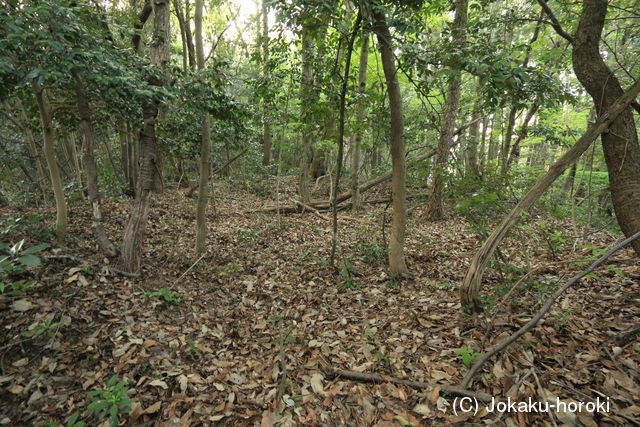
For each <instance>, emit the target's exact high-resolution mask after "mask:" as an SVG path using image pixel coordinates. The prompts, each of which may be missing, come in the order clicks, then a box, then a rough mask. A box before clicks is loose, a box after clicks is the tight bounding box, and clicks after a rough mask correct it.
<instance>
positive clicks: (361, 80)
mask: <svg viewBox="0 0 640 427" xmlns="http://www.w3.org/2000/svg"><path fill="white" fill-rule="evenodd" d="M368 60H369V32H368V31H366V30H362V46H361V47H360V68H359V73H358V95H359V98H358V103H357V105H356V131H355V136H354V138H353V148H352V154H351V194H352V196H351V199H352V200H351V209H353V210H355V211H357V210H360V208H361V204H360V191H359V189H358V186H359V184H360V163H361V162H360V153H361V146H362V135H363V134H364V126H365V116H366V107H365V100H364V96H365V89H366V87H367V65H368Z"/></svg>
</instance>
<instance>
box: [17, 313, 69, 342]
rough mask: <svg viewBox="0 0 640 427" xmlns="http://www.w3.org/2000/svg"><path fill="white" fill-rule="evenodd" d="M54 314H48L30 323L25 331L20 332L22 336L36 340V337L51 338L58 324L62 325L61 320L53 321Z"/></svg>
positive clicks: (58, 326)
mask: <svg viewBox="0 0 640 427" xmlns="http://www.w3.org/2000/svg"><path fill="white" fill-rule="evenodd" d="M54 316H55V315H54V314H50V315H48V316H47V318H46V319H45V320H43V321H42V322H35V323H32V324H31V325H30V326H29V327H28V328H27V331H26V332H24V333H23V334H22V336H23V337H24V338H26V339H29V340H36V339H38V338H47V339H51V338H53V337H54V335H55V334H56V332H57V331H58V329H59V328H60V326H62V322H54V321H53V318H54Z"/></svg>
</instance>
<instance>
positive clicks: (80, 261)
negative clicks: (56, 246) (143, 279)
mask: <svg viewBox="0 0 640 427" xmlns="http://www.w3.org/2000/svg"><path fill="white" fill-rule="evenodd" d="M42 258H44V259H51V260H59V259H68V260H70V261H74V262H77V263H78V264H90V262H89V261H88V260H86V259H84V258H79V257H76V256H73V255H46V256H43V257H42ZM102 268H103V269H104V270H106V271H107V272H108V273H117V274H119V275H121V276H124V277H130V278H133V279H137V278H138V277H140V275H139V274H138V273H127V272H126V271H122V270H120V269H118V268H115V267H111V266H108V265H105V266H103V267H102Z"/></svg>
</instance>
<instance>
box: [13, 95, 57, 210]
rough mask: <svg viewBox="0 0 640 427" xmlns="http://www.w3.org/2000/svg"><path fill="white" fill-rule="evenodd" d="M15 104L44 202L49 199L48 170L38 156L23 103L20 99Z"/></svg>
mask: <svg viewBox="0 0 640 427" xmlns="http://www.w3.org/2000/svg"><path fill="white" fill-rule="evenodd" d="M17 106H18V112H19V117H20V119H19V122H20V128H21V130H22V132H23V133H24V136H25V140H26V143H27V151H29V154H31V157H33V158H34V160H35V163H36V171H37V173H38V185H39V186H40V191H42V201H43V202H44V203H45V204H46V203H47V200H48V199H49V196H48V195H49V188H48V187H47V184H50V183H51V181H50V179H49V176H48V175H49V171H48V170H47V168H46V166H45V165H44V163H43V162H42V157H41V156H40V152H39V151H38V145H37V144H36V138H35V137H34V136H33V132H31V128H30V127H29V118H28V117H27V112H26V110H25V108H24V104H23V103H22V101H19V102H17Z"/></svg>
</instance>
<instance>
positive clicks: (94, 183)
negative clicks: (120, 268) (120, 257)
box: [71, 69, 117, 256]
mask: <svg viewBox="0 0 640 427" xmlns="http://www.w3.org/2000/svg"><path fill="white" fill-rule="evenodd" d="M71 75H72V76H73V80H74V84H75V85H74V86H75V93H76V106H77V108H78V117H79V118H80V131H81V132H82V135H83V136H84V155H83V161H84V168H85V170H86V172H87V193H88V195H89V203H91V208H92V217H91V229H92V230H93V234H94V236H95V238H96V241H97V242H98V246H100V249H102V250H103V251H104V252H105V253H106V254H107V255H109V256H116V255H117V251H116V248H115V247H114V246H113V244H112V243H111V242H110V241H109V238H108V237H107V235H106V233H105V232H104V229H103V228H102V211H101V209H100V192H99V190H98V170H97V167H96V160H95V157H94V147H95V131H94V129H93V124H92V123H91V110H90V106H89V98H88V96H87V93H86V90H85V88H84V85H83V84H82V80H81V78H80V73H79V71H78V70H77V69H72V70H71Z"/></svg>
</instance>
